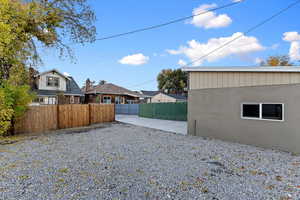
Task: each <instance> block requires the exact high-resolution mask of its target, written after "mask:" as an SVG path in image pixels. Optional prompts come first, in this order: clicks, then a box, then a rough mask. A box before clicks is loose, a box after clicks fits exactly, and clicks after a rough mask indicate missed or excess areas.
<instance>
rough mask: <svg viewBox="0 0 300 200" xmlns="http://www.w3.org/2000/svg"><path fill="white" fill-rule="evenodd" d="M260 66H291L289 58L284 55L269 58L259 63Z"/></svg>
mask: <svg viewBox="0 0 300 200" xmlns="http://www.w3.org/2000/svg"><path fill="white" fill-rule="evenodd" d="M260 65H261V66H293V65H294V64H293V63H292V62H291V61H290V57H289V56H286V55H282V56H269V57H268V58H267V59H266V60H265V61H262V62H261V63H260Z"/></svg>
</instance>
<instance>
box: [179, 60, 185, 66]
mask: <svg viewBox="0 0 300 200" xmlns="http://www.w3.org/2000/svg"><path fill="white" fill-rule="evenodd" d="M186 64H187V63H186V62H185V61H184V60H182V59H180V60H179V61H178V65H180V66H181V67H183V66H186Z"/></svg>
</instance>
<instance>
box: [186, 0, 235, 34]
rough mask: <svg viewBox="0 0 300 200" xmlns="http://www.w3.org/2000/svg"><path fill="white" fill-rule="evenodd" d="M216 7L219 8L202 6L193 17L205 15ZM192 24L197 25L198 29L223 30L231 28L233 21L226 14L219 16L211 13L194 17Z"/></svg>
mask: <svg viewBox="0 0 300 200" xmlns="http://www.w3.org/2000/svg"><path fill="white" fill-rule="evenodd" d="M215 7H217V5H216V4H204V5H201V6H200V7H198V8H195V9H194V10H193V15H197V14H200V13H203V12H205V11H208V10H209V9H213V8H215ZM190 23H191V24H193V25H195V26H196V27H203V28H205V29H210V28H221V27H226V26H229V25H230V24H231V23H232V19H231V18H230V17H229V16H228V15H226V14H221V15H217V14H216V13H215V12H212V11H210V12H207V13H205V14H201V15H198V16H195V17H193V19H192V20H191V21H190Z"/></svg>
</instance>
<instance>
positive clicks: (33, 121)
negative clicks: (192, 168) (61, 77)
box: [15, 104, 115, 134]
mask: <svg viewBox="0 0 300 200" xmlns="http://www.w3.org/2000/svg"><path fill="white" fill-rule="evenodd" d="M114 111H115V107H114V105H113V104H109V105H104V104H90V105H81V104H72V105H48V106H31V107H29V109H28V111H27V112H26V113H25V115H24V116H23V117H22V118H21V119H19V120H18V121H17V123H16V125H15V132H16V133H17V134H20V133H42V132H47V131H51V130H57V129H65V128H73V127H81V126H88V125H90V124H96V123H103V122H113V121H115V112H114Z"/></svg>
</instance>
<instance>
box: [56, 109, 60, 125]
mask: <svg viewBox="0 0 300 200" xmlns="http://www.w3.org/2000/svg"><path fill="white" fill-rule="evenodd" d="M56 107H57V109H56V112H57V113H56V120H57V129H60V125H59V105H58V104H57V105H56Z"/></svg>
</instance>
